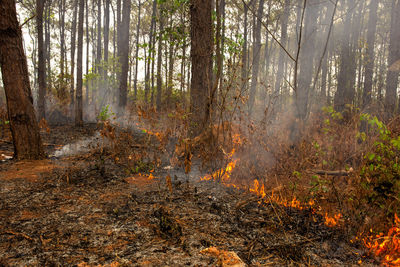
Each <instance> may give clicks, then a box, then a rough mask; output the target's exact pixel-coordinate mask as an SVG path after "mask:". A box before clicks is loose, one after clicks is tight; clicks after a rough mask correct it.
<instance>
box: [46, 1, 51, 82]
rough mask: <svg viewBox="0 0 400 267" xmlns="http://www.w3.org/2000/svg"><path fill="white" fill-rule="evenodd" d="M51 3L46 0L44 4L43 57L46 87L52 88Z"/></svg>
mask: <svg viewBox="0 0 400 267" xmlns="http://www.w3.org/2000/svg"><path fill="white" fill-rule="evenodd" d="M51 1H52V0H47V1H46V2H45V3H46V4H47V5H45V14H46V17H45V21H44V22H45V24H44V25H45V40H44V47H45V52H46V53H45V55H46V63H47V67H46V71H47V77H46V80H47V87H48V88H51V86H52V84H51V83H52V77H51V64H50V62H51V34H50V24H51Z"/></svg>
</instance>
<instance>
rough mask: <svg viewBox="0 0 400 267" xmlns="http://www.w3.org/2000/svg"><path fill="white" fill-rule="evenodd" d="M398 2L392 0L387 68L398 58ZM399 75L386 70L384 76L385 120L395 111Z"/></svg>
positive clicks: (399, 9) (399, 38) (399, 40)
mask: <svg viewBox="0 0 400 267" xmlns="http://www.w3.org/2000/svg"><path fill="white" fill-rule="evenodd" d="M399 28H400V0H392V14H391V23H390V42H389V58H388V63H389V67H390V66H391V65H392V64H393V63H394V62H396V61H397V60H398V59H399V58H400V45H399V44H400V31H399ZM398 82H399V73H398V72H395V71H392V70H391V69H390V68H389V69H388V72H387V76H386V96H385V112H386V114H385V115H386V118H390V117H391V116H392V115H393V113H394V112H395V109H396V99H397V95H396V93H397V86H398Z"/></svg>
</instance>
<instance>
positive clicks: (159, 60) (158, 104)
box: [156, 11, 164, 111]
mask: <svg viewBox="0 0 400 267" xmlns="http://www.w3.org/2000/svg"><path fill="white" fill-rule="evenodd" d="M160 12H161V11H160ZM158 30H159V34H158V51H157V99H156V107H157V111H161V94H162V73H161V67H162V48H163V41H162V32H163V30H164V19H163V18H162V16H160V25H159V29H158Z"/></svg>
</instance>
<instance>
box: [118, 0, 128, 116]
mask: <svg viewBox="0 0 400 267" xmlns="http://www.w3.org/2000/svg"><path fill="white" fill-rule="evenodd" d="M122 10H123V14H122V23H121V27H120V29H121V33H118V34H119V35H121V39H120V40H121V44H120V48H119V49H118V53H119V62H120V65H121V76H120V81H119V101H118V107H119V113H120V114H122V111H123V110H124V109H125V106H126V103H127V95H128V69H129V22H130V14H131V1H130V0H124V1H123V8H122Z"/></svg>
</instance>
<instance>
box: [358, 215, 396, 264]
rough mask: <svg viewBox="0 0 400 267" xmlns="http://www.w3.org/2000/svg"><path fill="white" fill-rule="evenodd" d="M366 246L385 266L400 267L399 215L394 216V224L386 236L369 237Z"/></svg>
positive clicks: (366, 239) (365, 241)
mask: <svg viewBox="0 0 400 267" xmlns="http://www.w3.org/2000/svg"><path fill="white" fill-rule="evenodd" d="M371 232H372V229H371ZM364 245H365V247H366V248H367V249H368V250H369V251H370V252H371V253H372V254H373V255H375V256H376V257H378V258H380V260H381V261H382V264H383V265H384V266H400V219H399V217H398V216H397V214H395V215H394V224H393V226H392V227H391V228H390V229H389V231H388V232H387V234H386V235H384V234H383V233H379V234H377V235H375V236H370V237H367V238H365V239H364Z"/></svg>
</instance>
